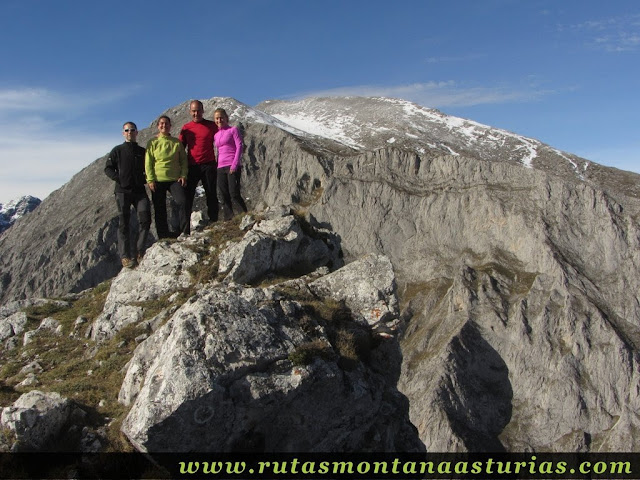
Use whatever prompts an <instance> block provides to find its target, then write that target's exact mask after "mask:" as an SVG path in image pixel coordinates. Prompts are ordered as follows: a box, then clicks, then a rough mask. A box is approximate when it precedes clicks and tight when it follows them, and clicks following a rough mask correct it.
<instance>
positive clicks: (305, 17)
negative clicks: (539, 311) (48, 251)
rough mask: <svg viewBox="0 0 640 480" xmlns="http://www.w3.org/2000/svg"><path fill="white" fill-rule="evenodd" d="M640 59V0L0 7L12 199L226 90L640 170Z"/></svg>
mask: <svg viewBox="0 0 640 480" xmlns="http://www.w3.org/2000/svg"><path fill="white" fill-rule="evenodd" d="M639 54H640V2H638V1H637V0H627V1H616V0H609V1H607V2H604V1H602V0H527V1H524V0H465V1H463V0H449V1H427V0H424V1H411V0H406V1H403V0H398V1H395V2H390V1H388V0H387V1H378V0H362V1H361V0H341V1H335V0H323V1H313V0H309V1H299V0H298V1H289V0H245V1H242V2H235V1H234V2H232V1H227V2H222V1H216V2H211V1H206V0H203V1H190V0H182V1H180V2H176V1H164V0H158V1H149V2H144V1H134V0H131V1H129V2H120V1H115V2H81V1H79V0H78V1H76V0H57V1H55V2H49V1H44V0H0V62H1V63H0V65H1V66H0V163H1V164H2V175H1V176H0V203H3V202H7V201H8V200H11V199H15V198H18V197H19V196H21V195H24V194H31V195H34V196H37V197H40V198H42V199H44V198H45V197H46V196H47V195H48V194H49V193H50V192H51V191H53V190H55V189H56V188H59V187H60V186H62V185H63V184H64V183H65V182H67V181H68V180H69V179H70V178H71V177H72V176H73V175H74V174H75V173H77V172H78V171H80V170H81V169H82V168H83V167H85V166H86V165H88V164H89V163H91V162H92V161H93V160H95V159H96V158H98V157H100V156H102V155H104V154H105V153H107V152H108V151H109V150H110V148H111V147H113V146H114V145H116V144H117V143H120V142H121V141H122V136H121V125H122V123H123V122H124V121H126V120H133V121H135V122H136V123H137V124H138V126H139V127H140V128H144V127H147V126H148V125H149V124H150V123H151V121H152V120H153V119H154V118H155V117H157V116H158V115H159V114H160V113H161V112H162V111H163V110H165V109H167V108H169V107H172V106H174V105H176V104H179V103H181V102H184V101H186V100H189V99H192V98H210V97H213V96H230V97H233V98H235V99H237V100H239V101H241V102H243V103H246V104H248V105H256V104H258V103H259V102H261V101H263V100H269V99H295V98H302V97H305V96H313V95H346V94H348V95H375V96H379V95H384V96H390V97H398V98H404V99H407V100H410V101H413V102H416V103H418V104H420V105H424V106H427V107H433V108H438V109H439V110H441V111H442V112H444V113H446V114H450V115H456V116H460V117H464V118H468V119H472V120H475V121H477V122H480V123H483V124H487V125H491V126H494V127H499V128H503V129H506V130H509V131H512V132H515V133H518V134H521V135H525V136H528V137H532V138H536V139H538V140H540V141H542V142H545V143H548V144H551V145H552V146H554V147H556V148H559V149H562V150H566V151H568V152H571V153H575V154H578V155H581V156H583V157H585V158H587V159H589V160H593V161H596V162H598V163H602V164H605V165H609V166H614V167H617V168H621V169H625V170H633V171H637V172H640V162H639V160H640V135H638V133H639V132H638V116H639V112H640V95H639V94H638V87H639V86H640V71H639V70H640V61H639V60H640V59H639ZM208 113H211V112H208ZM205 116H207V112H205ZM178 127H179V126H175V127H174V128H175V129H177V128H178ZM105 182H107V183H108V181H107V178H106V177H105ZM107 188H111V187H110V186H109V187H107Z"/></svg>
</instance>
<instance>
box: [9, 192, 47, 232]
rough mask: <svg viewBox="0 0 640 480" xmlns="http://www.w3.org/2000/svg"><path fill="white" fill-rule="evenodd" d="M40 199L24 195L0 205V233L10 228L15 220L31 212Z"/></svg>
mask: <svg viewBox="0 0 640 480" xmlns="http://www.w3.org/2000/svg"><path fill="white" fill-rule="evenodd" d="M38 205H40V199H39V198H36V197H32V196H31V195H25V196H24V197H20V198H19V199H18V200H11V201H9V202H7V203H5V204H2V203H0V233H2V232H4V231H5V230H6V229H8V228H9V227H11V225H13V224H14V223H15V222H16V221H17V220H19V219H20V218H22V217H24V216H25V215H27V214H28V213H30V212H32V211H33V210H34V209H35V208H36V207H37V206H38Z"/></svg>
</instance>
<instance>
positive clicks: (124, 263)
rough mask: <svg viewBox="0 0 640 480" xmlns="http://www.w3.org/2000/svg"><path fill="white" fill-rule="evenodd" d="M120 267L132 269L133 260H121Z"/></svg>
mask: <svg viewBox="0 0 640 480" xmlns="http://www.w3.org/2000/svg"><path fill="white" fill-rule="evenodd" d="M122 266H123V267H124V268H133V267H134V263H133V260H131V259H130V258H123V259H122Z"/></svg>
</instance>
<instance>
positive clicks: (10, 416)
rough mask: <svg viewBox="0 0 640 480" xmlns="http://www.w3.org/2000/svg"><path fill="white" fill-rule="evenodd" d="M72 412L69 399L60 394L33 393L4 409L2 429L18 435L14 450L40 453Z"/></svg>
mask: <svg viewBox="0 0 640 480" xmlns="http://www.w3.org/2000/svg"><path fill="white" fill-rule="evenodd" d="M71 410H72V409H71V403H70V402H69V400H67V399H66V398H63V397H61V396H60V395H59V394H58V393H45V392H40V391H38V390H32V391H30V392H29V393H25V394H24V395H22V396H21V397H20V398H18V400H16V401H15V402H14V403H13V405H12V406H10V407H5V408H3V409H2V415H1V416H0V426H2V427H3V428H7V429H9V430H11V431H12V432H13V433H14V434H15V436H16V443H15V444H14V446H13V449H14V450H18V451H24V450H39V449H41V448H42V447H44V446H46V445H47V443H48V442H51V441H52V440H53V439H55V438H56V437H57V435H58V434H59V433H60V431H61V430H62V428H63V426H64V425H65V423H66V422H67V421H68V420H69V416H70V414H71Z"/></svg>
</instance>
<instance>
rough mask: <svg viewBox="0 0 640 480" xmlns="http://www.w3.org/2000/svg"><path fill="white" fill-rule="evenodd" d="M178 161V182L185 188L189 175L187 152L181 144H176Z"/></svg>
mask: <svg viewBox="0 0 640 480" xmlns="http://www.w3.org/2000/svg"><path fill="white" fill-rule="evenodd" d="M178 161H179V162H180V178H179V179H178V182H179V183H180V185H182V186H183V187H186V186H187V175H188V174H189V163H188V161H187V152H185V150H184V146H182V144H181V143H179V144H178Z"/></svg>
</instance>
